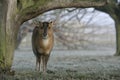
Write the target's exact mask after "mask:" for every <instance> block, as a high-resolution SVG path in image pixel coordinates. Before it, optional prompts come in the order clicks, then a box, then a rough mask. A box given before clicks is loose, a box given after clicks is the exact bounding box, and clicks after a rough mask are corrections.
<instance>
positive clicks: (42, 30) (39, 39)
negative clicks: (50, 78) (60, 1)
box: [32, 22, 54, 72]
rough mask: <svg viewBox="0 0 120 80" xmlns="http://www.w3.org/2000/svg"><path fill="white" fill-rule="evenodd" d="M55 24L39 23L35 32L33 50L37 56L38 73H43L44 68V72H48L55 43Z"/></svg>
mask: <svg viewBox="0 0 120 80" xmlns="http://www.w3.org/2000/svg"><path fill="white" fill-rule="evenodd" d="M53 23H54V22H39V23H38V25H36V27H35V28H34V30H33V34H32V49H33V52H34V54H35V56H36V70H37V71H41V68H43V72H46V68H47V62H48V60H49V56H50V53H51V50H52V48H53V43H54V36H53ZM42 66H43V67H42Z"/></svg>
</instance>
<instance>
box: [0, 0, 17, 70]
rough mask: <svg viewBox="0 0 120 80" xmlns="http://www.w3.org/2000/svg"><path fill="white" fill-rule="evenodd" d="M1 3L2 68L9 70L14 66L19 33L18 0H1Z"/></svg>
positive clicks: (0, 54) (0, 53)
mask: <svg viewBox="0 0 120 80" xmlns="http://www.w3.org/2000/svg"><path fill="white" fill-rule="evenodd" d="M0 3H1V4H2V6H1V7H0V8H1V15H0V23H1V24H0V26H1V27H0V37H1V38H0V69H1V70H5V71H8V70H10V68H11V66H12V60H13V53H14V48H15V41H16V34H17V29H16V28H17V27H16V25H17V23H16V24H15V16H14V15H15V13H16V12H15V11H16V5H15V4H16V0H1V2H0ZM6 3H7V4H6Z"/></svg>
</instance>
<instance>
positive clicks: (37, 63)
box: [35, 57, 38, 71]
mask: <svg viewBox="0 0 120 80" xmlns="http://www.w3.org/2000/svg"><path fill="white" fill-rule="evenodd" d="M35 70H36V71H37V70H38V58H37V57H36V68H35Z"/></svg>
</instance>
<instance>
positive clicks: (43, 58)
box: [42, 56, 45, 72]
mask: <svg viewBox="0 0 120 80" xmlns="http://www.w3.org/2000/svg"><path fill="white" fill-rule="evenodd" d="M42 63H43V66H42V67H43V72H45V56H42Z"/></svg>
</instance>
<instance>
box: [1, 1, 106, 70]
mask: <svg viewBox="0 0 120 80" xmlns="http://www.w3.org/2000/svg"><path fill="white" fill-rule="evenodd" d="M90 1H91V2H90ZM105 4H106V1H96V0H85V1H80V0H67V1H66V0H0V10H1V13H0V37H1V38H0V69H2V70H7V71H8V69H10V68H11V66H12V61H13V53H14V49H15V45H16V41H17V33H18V29H19V27H20V24H22V23H23V22H24V21H27V20H29V19H31V18H34V17H36V16H38V15H40V14H42V13H43V12H46V11H49V10H52V9H59V8H68V7H82V8H87V7H94V6H104V5H105Z"/></svg>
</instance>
